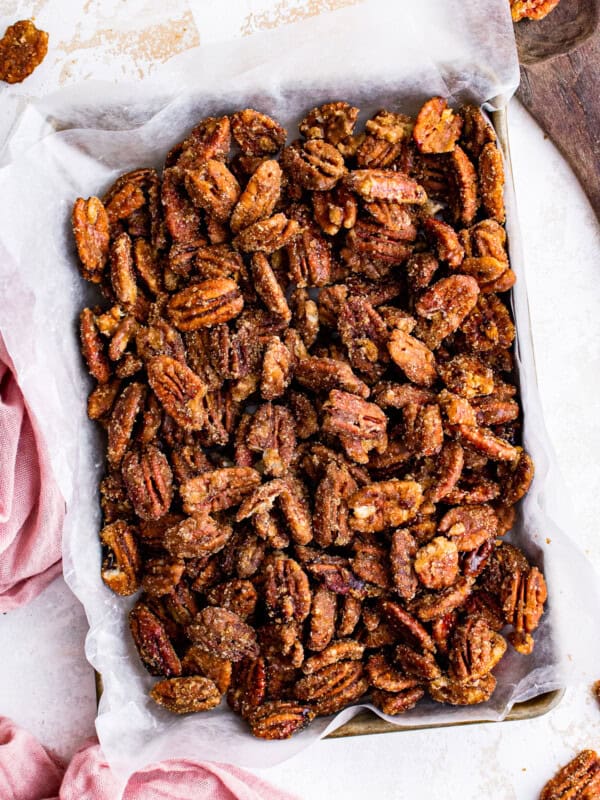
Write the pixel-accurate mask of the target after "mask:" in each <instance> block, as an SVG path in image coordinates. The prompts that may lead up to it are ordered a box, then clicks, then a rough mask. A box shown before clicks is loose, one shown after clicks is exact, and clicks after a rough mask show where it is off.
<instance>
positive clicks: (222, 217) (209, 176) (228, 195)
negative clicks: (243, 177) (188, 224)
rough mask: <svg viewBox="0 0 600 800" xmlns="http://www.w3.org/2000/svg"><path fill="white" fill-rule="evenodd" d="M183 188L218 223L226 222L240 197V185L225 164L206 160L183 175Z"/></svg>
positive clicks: (214, 160)
mask: <svg viewBox="0 0 600 800" xmlns="http://www.w3.org/2000/svg"><path fill="white" fill-rule="evenodd" d="M184 180H185V187H186V189H187V192H188V194H189V196H190V197H191V198H192V201H193V202H194V203H195V204H196V205H197V206H199V207H200V208H203V209H204V210H205V211H206V212H207V213H208V214H210V215H211V216H212V217H213V218H214V219H216V220H217V221H218V222H226V221H227V220H228V219H229V217H230V215H231V212H232V211H233V208H234V206H235V205H236V203H237V202H238V199H239V196H240V185H239V183H238V182H237V180H236V179H235V176H234V175H232V173H231V172H230V171H229V170H228V169H227V167H226V166H225V164H223V163H222V162H221V161H218V160H216V159H208V161H206V162H205V163H204V164H203V165H202V166H201V167H200V168H198V169H190V170H187V171H186V173H185V179H184Z"/></svg>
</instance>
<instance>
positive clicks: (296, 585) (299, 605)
mask: <svg viewBox="0 0 600 800" xmlns="http://www.w3.org/2000/svg"><path fill="white" fill-rule="evenodd" d="M263 592H264V599H265V605H266V607H267V611H268V613H269V614H270V616H271V617H273V618H274V619H280V620H281V621H283V622H285V621H290V620H295V621H296V622H303V621H304V620H305V619H306V617H307V616H308V615H309V613H310V606H311V593H310V586H309V583H308V577H307V575H306V573H305V572H304V570H303V569H302V567H301V566H300V564H298V562H297V561H294V559H293V558H286V557H285V556H272V557H269V558H268V559H267V561H266V563H265V566H264V587H263Z"/></svg>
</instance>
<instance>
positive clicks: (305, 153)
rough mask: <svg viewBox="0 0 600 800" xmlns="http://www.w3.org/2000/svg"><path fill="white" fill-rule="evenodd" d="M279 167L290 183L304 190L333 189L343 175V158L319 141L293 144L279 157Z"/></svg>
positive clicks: (331, 146)
mask: <svg viewBox="0 0 600 800" xmlns="http://www.w3.org/2000/svg"><path fill="white" fill-rule="evenodd" d="M281 165H282V166H283V168H284V170H285V171H286V172H287V173H288V174H289V175H290V177H291V178H292V180H293V181H294V182H296V183H298V184H299V185H300V186H302V187H303V188H304V189H310V190H313V191H315V190H316V191H327V190H329V189H333V187H334V186H335V185H336V183H337V182H338V181H339V179H340V178H341V177H342V175H343V174H344V173H345V171H346V167H345V165H344V157H343V156H342V155H341V153H340V152H339V151H338V150H337V149H336V148H335V147H334V146H333V145H331V144H328V143H327V142H325V141H323V140H322V139H309V140H308V141H307V142H304V143H302V142H299V141H297V142H294V143H293V144H291V145H290V146H289V147H286V148H285V149H284V151H283V152H282V154H281Z"/></svg>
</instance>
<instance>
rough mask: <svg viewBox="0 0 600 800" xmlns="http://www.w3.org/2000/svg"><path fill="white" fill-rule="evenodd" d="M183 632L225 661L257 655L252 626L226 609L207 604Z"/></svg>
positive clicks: (196, 643)
mask: <svg viewBox="0 0 600 800" xmlns="http://www.w3.org/2000/svg"><path fill="white" fill-rule="evenodd" d="M186 632H187V635H188V637H189V638H190V639H191V641H192V642H193V643H194V644H195V645H197V646H198V647H200V649H202V650H206V651H207V652H209V653H213V654H214V655H216V656H218V657H219V658H224V659H227V660H228V661H240V660H241V659H242V658H256V657H257V656H258V654H259V648H258V644H257V642H256V632H255V631H254V629H253V628H251V627H250V626H249V625H247V624H246V623H245V622H244V621H243V620H242V619H241V617H239V616H238V615H237V614H235V613H234V612H233V611H228V610H227V609H226V608H220V607H219V606H208V607H207V608H205V609H203V610H202V611H201V612H200V613H199V614H197V615H196V617H195V618H194V620H193V622H192V623H191V624H190V625H188V627H187V628H186Z"/></svg>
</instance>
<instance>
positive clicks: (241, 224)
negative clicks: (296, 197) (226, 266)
mask: <svg viewBox="0 0 600 800" xmlns="http://www.w3.org/2000/svg"><path fill="white" fill-rule="evenodd" d="M280 192H281V168H280V167H279V164H278V163H277V161H272V160H267V161H263V162H261V163H260V164H259V165H258V167H257V168H256V170H255V172H253V173H252V175H251V176H250V180H249V181H248V183H247V184H246V187H245V188H244V191H243V192H242V193H241V194H240V196H239V200H238V202H237V205H236V206H235V208H234V209H233V213H232V214H231V220H230V223H229V224H230V227H231V230H232V231H233V232H234V233H239V232H240V231H242V230H244V228H247V227H248V226H250V225H254V223H255V222H258V221H259V220H261V219H265V217H270V216H271V214H272V213H273V210H274V209H275V206H276V205H277V202H278V200H279V195H280Z"/></svg>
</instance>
